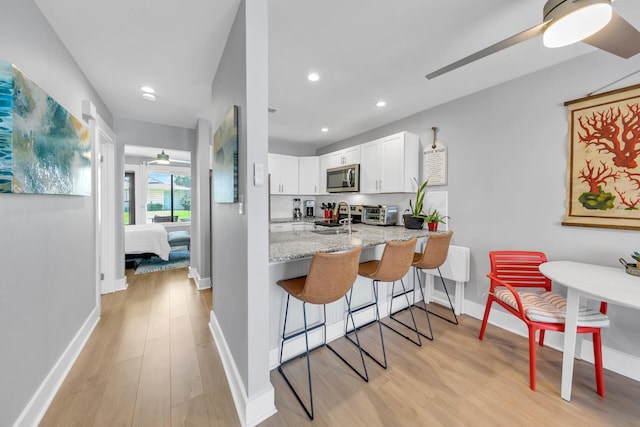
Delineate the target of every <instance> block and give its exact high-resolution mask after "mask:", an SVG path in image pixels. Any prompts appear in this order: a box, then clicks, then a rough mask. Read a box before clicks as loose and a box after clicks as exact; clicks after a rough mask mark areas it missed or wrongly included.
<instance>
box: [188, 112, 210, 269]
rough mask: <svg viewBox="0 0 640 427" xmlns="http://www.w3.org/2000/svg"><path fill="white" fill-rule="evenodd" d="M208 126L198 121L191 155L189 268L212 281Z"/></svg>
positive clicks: (204, 121) (206, 122) (204, 122)
mask: <svg viewBox="0 0 640 427" xmlns="http://www.w3.org/2000/svg"><path fill="white" fill-rule="evenodd" d="M210 144H211V123H209V121H208V120H205V119H198V125H197V127H196V145H195V147H194V150H193V152H192V154H191V176H192V180H191V185H192V188H191V215H192V216H191V268H194V269H196V270H197V271H198V275H199V276H200V278H201V279H205V278H211V263H210V260H211V239H210V235H211V221H210V209H211V198H210V196H209V156H210V150H209V147H210Z"/></svg>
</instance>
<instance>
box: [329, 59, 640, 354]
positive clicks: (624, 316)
mask: <svg viewBox="0 0 640 427" xmlns="http://www.w3.org/2000/svg"><path fill="white" fill-rule="evenodd" d="M639 68H640V57H635V58H632V59H629V60H623V59H620V58H617V57H614V56H612V55H609V54H607V53H604V52H599V51H598V52H594V53H591V54H588V55H585V56H582V57H580V58H577V59H575V60H572V61H570V62H568V63H565V64H561V65H559V66H555V67H552V68H548V69H545V70H542V71H540V72H537V73H534V74H530V75H528V76H525V77H522V78H520V79H517V80H514V81H511V82H507V83H504V84H502V85H499V86H496V87H494V88H490V89H487V90H485V91H482V92H479V93H476V94H474V95H471V96H467V97H465V98H462V99H459V100H456V101H453V102H450V103H448V104H444V105H441V106H438V107H436V108H433V109H430V110H427V111H424V112H421V113H418V114H416V115H413V116H410V117H407V118H405V119H403V120H399V121H397V122H394V123H391V124H389V125H386V126H383V127H381V128H378V129H375V130H372V131H370V132H367V133H364V134H362V135H358V136H356V137H354V138H351V139H349V140H346V141H341V142H340V143H337V144H334V145H332V146H329V147H324V148H323V149H322V150H318V154H323V153H326V152H329V151H333V150H334V149H339V148H344V147H346V146H351V145H355V144H356V143H362V142H366V141H368V140H372V139H375V138H377V137H381V136H384V135H390V134H393V133H396V132H400V131H404V130H406V131H409V132H413V133H417V134H418V135H420V140H421V143H422V146H424V144H425V143H427V144H428V143H430V142H431V140H432V131H431V127H432V126H437V127H438V129H439V131H438V139H439V140H442V141H444V142H445V143H446V144H447V146H448V148H449V160H448V165H449V171H448V172H449V175H448V178H449V182H448V185H446V186H439V187H429V189H434V190H446V191H448V192H449V215H450V216H451V219H450V221H449V223H450V227H451V229H452V230H453V231H454V236H453V241H452V243H454V244H456V245H461V246H467V247H469V248H471V279H470V283H469V285H468V286H467V289H466V294H465V297H466V298H467V299H469V300H472V301H474V302H477V303H479V304H482V305H484V304H485V301H486V292H487V290H488V288H489V283H488V280H487V279H486V277H485V275H486V273H487V272H488V271H489V257H488V252H489V251H491V250H498V249H525V250H540V251H544V252H545V253H546V254H547V257H548V258H550V259H552V260H559V259H567V260H575V261H584V262H593V263H598V264H602V265H610V266H614V267H620V266H619V264H618V258H619V257H627V258H628V257H629V254H630V253H632V252H633V251H635V250H638V248H639V246H638V244H639V243H638V242H639V240H638V237H639V236H640V235H639V232H638V231H632V230H614V229H597V228H584V227H566V226H562V225H561V222H562V220H563V216H564V212H565V197H566V191H565V185H566V183H565V180H566V165H567V116H568V115H567V111H566V108H565V107H564V102H565V101H569V100H572V99H576V98H580V97H583V96H585V95H586V94H587V93H589V92H591V91H593V90H595V89H597V88H600V87H602V86H605V85H607V84H609V83H611V82H613V81H615V80H616V79H618V78H620V77H623V76H626V75H628V74H630V73H632V72H633V71H636V70H638V69H639ZM639 79H640V76H636V77H635V80H634V79H627V80H626V81H623V82H621V83H620V84H618V85H617V86H616V87H621V86H626V85H631V84H637V83H638V82H639ZM611 89H612V88H611ZM611 89H609V90H611ZM380 197H381V196H380ZM603 286H606V283H603ZM609 314H610V316H611V319H612V327H611V328H610V329H609V330H607V331H606V332H605V333H604V337H603V340H604V345H605V346H608V347H610V348H613V349H615V350H620V351H622V352H624V353H627V354H629V355H631V356H636V357H640V329H638V327H637V318H638V317H637V316H638V313H637V312H636V311H633V310H630V309H625V308H622V307H616V306H610V308H609Z"/></svg>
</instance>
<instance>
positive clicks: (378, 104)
mask: <svg viewBox="0 0 640 427" xmlns="http://www.w3.org/2000/svg"><path fill="white" fill-rule="evenodd" d="M385 105H387V103H386V102H385V101H378V102H376V107H384V106H385Z"/></svg>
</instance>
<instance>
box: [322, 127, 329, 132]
mask: <svg viewBox="0 0 640 427" xmlns="http://www.w3.org/2000/svg"><path fill="white" fill-rule="evenodd" d="M320 130H321V131H322V132H329V128H322V129H320Z"/></svg>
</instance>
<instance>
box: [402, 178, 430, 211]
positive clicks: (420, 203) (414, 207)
mask: <svg viewBox="0 0 640 427" xmlns="http://www.w3.org/2000/svg"><path fill="white" fill-rule="evenodd" d="M413 180H414V181H415V182H416V185H418V191H416V201H415V204H414V203H413V202H412V201H411V200H409V209H407V210H408V211H410V212H411V216H413V217H416V218H426V216H425V214H424V211H423V210H422V208H423V207H424V196H425V194H426V193H425V191H424V189H425V188H426V187H427V183H428V182H429V180H426V181H425V182H423V183H422V184H419V183H418V180H417V179H415V178H413Z"/></svg>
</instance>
